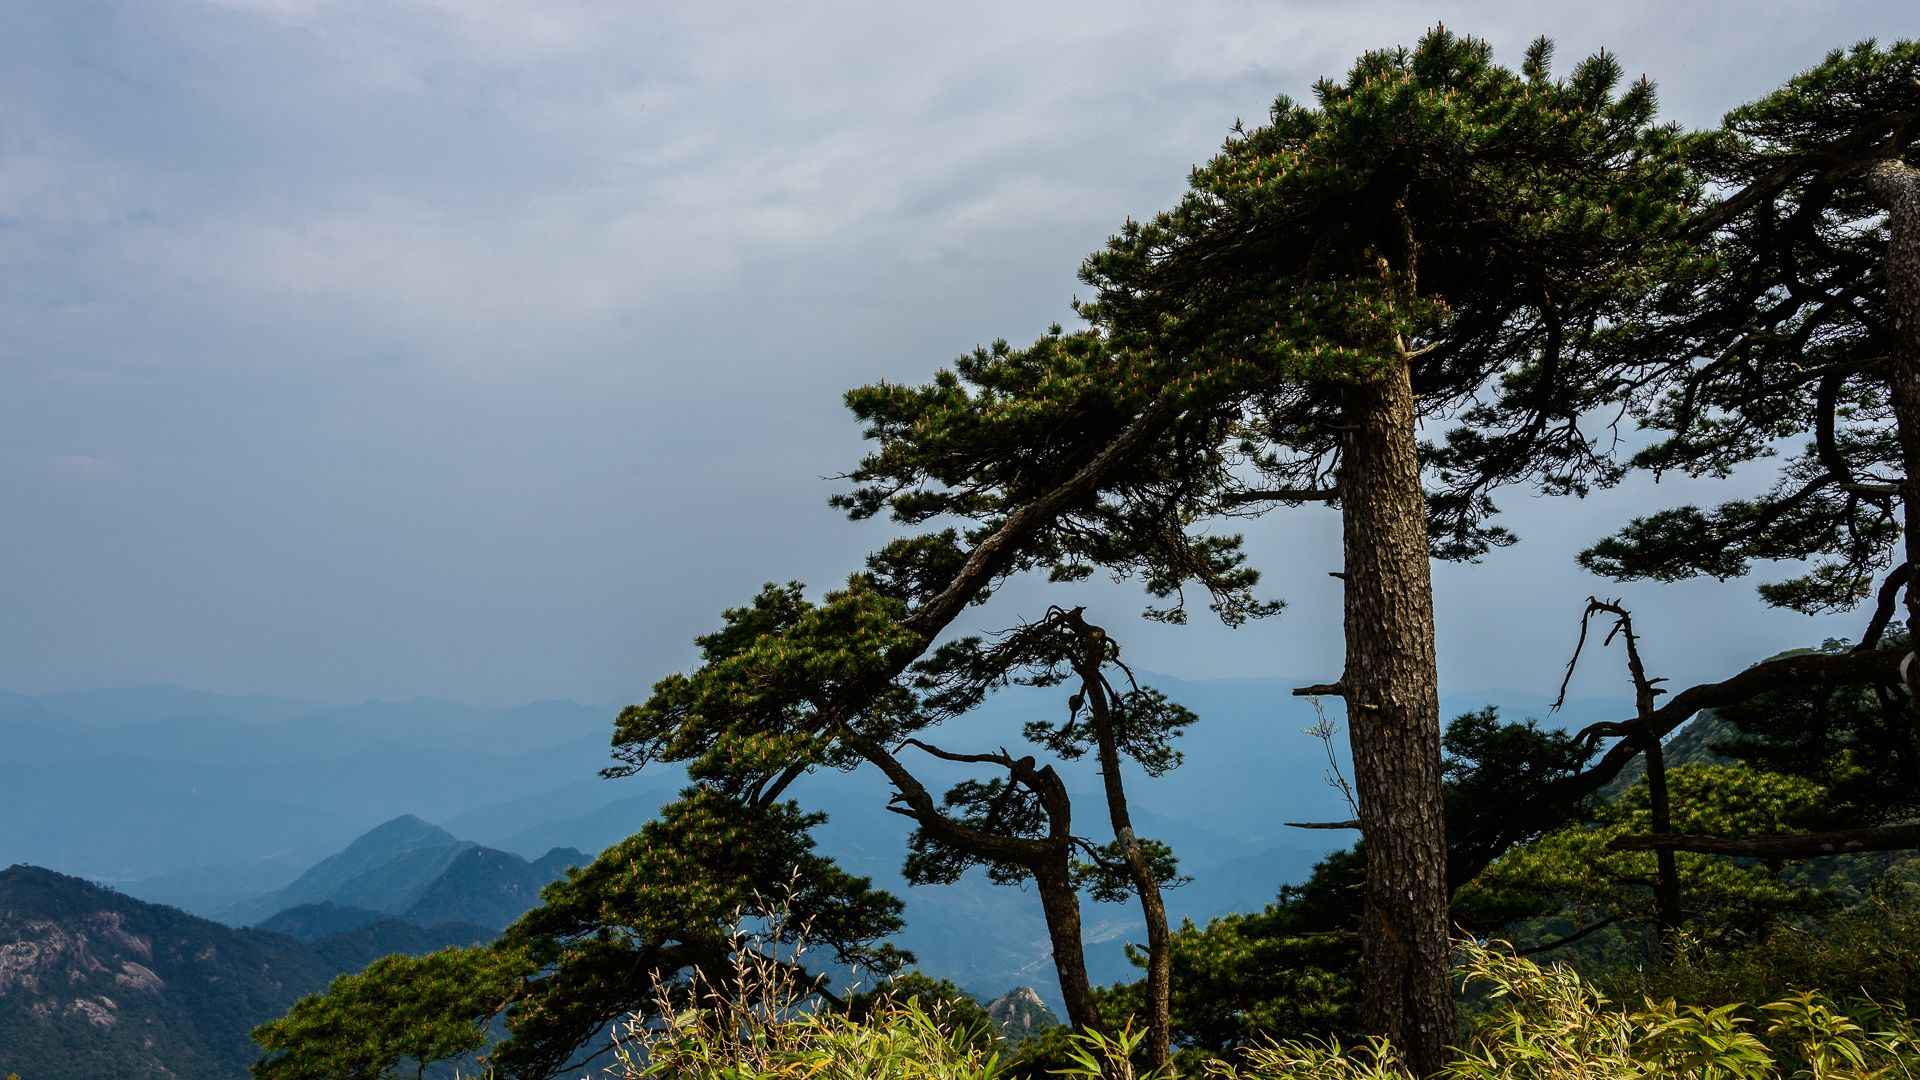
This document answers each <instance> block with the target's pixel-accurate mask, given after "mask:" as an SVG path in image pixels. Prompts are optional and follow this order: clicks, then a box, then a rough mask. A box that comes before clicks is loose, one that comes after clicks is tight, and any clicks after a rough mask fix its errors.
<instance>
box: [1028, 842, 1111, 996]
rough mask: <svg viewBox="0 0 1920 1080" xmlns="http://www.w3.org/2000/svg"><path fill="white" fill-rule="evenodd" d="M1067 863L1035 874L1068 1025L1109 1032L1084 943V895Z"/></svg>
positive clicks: (1034, 878)
mask: <svg viewBox="0 0 1920 1080" xmlns="http://www.w3.org/2000/svg"><path fill="white" fill-rule="evenodd" d="M1064 863H1065V860H1062V865H1060V866H1057V867H1056V866H1052V865H1048V866H1038V867H1035V868H1034V871H1033V880H1034V884H1035V885H1036V886H1037V888H1038V890H1039V893H1040V907H1041V909H1042V911H1043V912H1044V913H1045V915H1046V919H1047V937H1048V938H1049V939H1050V940H1051V942H1052V945H1053V970H1054V972H1055V974H1057V975H1058V976H1059V977H1060V997H1061V998H1062V999H1063V1001H1064V1003H1065V1005H1066V1007H1067V1023H1068V1024H1069V1025H1071V1026H1073V1027H1075V1028H1079V1029H1082V1030H1088V1031H1105V1030H1106V1029H1105V1027H1104V1026H1103V1025H1102V1024H1101V1023H1100V1013H1099V1010H1097V1009H1096V1008H1094V1004H1093V984H1092V982H1090V981H1089V980H1088V979H1087V957H1086V950H1085V948H1084V947H1083V946H1082V945H1081V942H1080V894H1079V893H1077V892H1075V891H1074V888H1073V882H1072V881H1071V879H1070V878H1069V877H1068V875H1067V869H1066V866H1065V865H1064Z"/></svg>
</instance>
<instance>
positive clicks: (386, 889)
mask: <svg viewBox="0 0 1920 1080" xmlns="http://www.w3.org/2000/svg"><path fill="white" fill-rule="evenodd" d="M591 861H592V856H590V855H587V854H586V853H584V852H581V851H577V850H575V849H573V848H554V849H553V850H551V851H549V852H547V853H546V854H545V855H542V856H541V857H540V858H538V859H534V860H528V859H524V858H521V857H520V856H518V855H515V854H513V853H511V852H507V851H500V850H498V849H496V848H490V847H482V846H480V845H479V844H475V843H473V842H471V841H468V840H461V839H459V838H458V837H455V836H454V835H453V834H452V833H449V832H447V831H446V830H445V829H442V828H440V827H439V826H437V825H430V824H428V823H427V822H425V821H422V820H420V819H419V818H417V817H414V816H413V815H411V814H406V815H402V816H401V817H397V818H395V819H393V820H392V821H389V822H387V823H385V824H383V825H380V826H378V827H377V828H375V829H373V830H371V831H369V832H368V833H366V834H365V835H363V836H361V837H359V838H358V839H356V840H354V841H353V843H351V844H349V845H347V847H346V848H345V849H344V850H342V851H340V852H338V853H336V854H333V855H330V856H328V857H327V858H325V859H322V860H320V862H318V863H316V864H314V866H313V867H312V868H311V869H309V870H307V872H306V873H304V874H301V875H300V877H299V878H298V879H297V880H295V881H294V882H293V884H291V885H289V886H287V887H286V888H284V889H277V890H275V891H273V892H270V893H266V894H264V895H261V896H256V897H253V898H252V899H249V900H247V901H244V902H243V903H240V904H237V905H234V906H233V907H232V908H230V909H228V910H227V911H225V912H223V913H222V921H223V922H228V923H231V924H238V925H254V926H259V927H262V928H265V929H270V930H283V931H285V932H287V933H291V934H293V935H294V936H296V937H302V938H306V939H314V938H318V937H320V936H322V935H325V934H329V933H337V932H344V931H349V930H357V929H359V928H361V927H363V926H367V925H370V924H373V923H375V922H377V921H379V920H382V919H396V918H397V919H399V920H402V921H404V922H406V923H411V924H413V925H415V926H422V927H437V926H440V925H441V924H448V923H456V924H461V925H464V926H469V927H481V928H485V929H486V930H489V931H498V930H500V929H502V928H504V927H505V926H506V925H507V924H508V923H510V922H512V921H513V920H515V919H517V918H519V917H520V916H521V915H522V914H523V913H525V912H526V911H527V909H528V908H531V907H533V906H534V905H535V904H537V903H539V902H540V890H541V889H543V888H545V887H546V886H547V884H548V883H549V882H551V881H554V880H556V879H558V878H560V877H562V876H564V875H565V874H566V872H567V868H568V867H573V866H585V865H586V864H587V863H589V862H591Z"/></svg>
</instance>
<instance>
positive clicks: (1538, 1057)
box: [1079, 942, 1920, 1080]
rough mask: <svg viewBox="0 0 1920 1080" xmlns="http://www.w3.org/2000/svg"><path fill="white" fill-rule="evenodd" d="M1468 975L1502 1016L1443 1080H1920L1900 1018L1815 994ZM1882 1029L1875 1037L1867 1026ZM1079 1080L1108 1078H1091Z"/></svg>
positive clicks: (1356, 1064)
mask: <svg viewBox="0 0 1920 1080" xmlns="http://www.w3.org/2000/svg"><path fill="white" fill-rule="evenodd" d="M1462 953H1463V957H1464V964H1463V966H1462V973H1463V974H1464V975H1465V978H1466V981H1467V983H1468V984H1469V985H1470V986H1471V985H1474V984H1478V985H1479V986H1480V987H1481V988H1482V989H1484V990H1485V991H1486V993H1487V996H1488V998H1489V1000H1491V1001H1492V1002H1493V1003H1494V1005H1493V1007H1492V1008H1490V1009H1489V1010H1488V1011H1487V1012H1486V1013H1485V1014H1484V1015H1482V1016H1481V1017H1480V1018H1479V1019H1478V1021H1477V1022H1476V1024H1475V1026H1474V1031H1473V1033H1472V1034H1471V1035H1470V1036H1469V1037H1468V1039H1467V1041H1466V1043H1465V1044H1464V1045H1463V1046H1462V1047H1461V1048H1460V1051H1459V1055H1458V1057H1457V1058H1456V1059H1455V1060H1454V1062H1453V1064H1451V1065H1449V1066H1448V1067H1447V1069H1446V1071H1445V1073H1444V1074H1443V1075H1445V1076H1446V1077H1449V1078H1451V1080H1603V1078H1604V1080H1629V1078H1638V1077H1697V1078H1701V1080H1771V1078H1774V1077H1811V1078H1813V1080H1868V1078H1888V1080H1891V1078H1894V1077H1902V1078H1911V1077H1914V1076H1920V1032H1916V1030H1915V1027H1914V1024H1913V1022H1912V1021H1911V1020H1909V1019H1908V1018H1907V1017H1906V1015H1905V1014H1904V1013H1903V1012H1901V1011H1898V1010H1894V1009H1890V1008H1888V1009H1875V1008H1867V1009H1861V1010H1855V1011H1856V1012H1858V1013H1860V1014H1861V1015H1860V1016H1859V1017H1858V1018H1856V1017H1855V1016H1853V1015H1849V1014H1848V1013H1846V1012H1842V1011H1841V1010H1840V1009H1838V1008H1837V1007H1836V1006H1835V1005H1834V1004H1833V1003H1832V1002H1830V1001H1828V1000H1826V999H1825V998H1823V997H1822V996H1821V995H1820V994H1818V993H1816V992H1813V991H1807V992H1804V993H1801V994H1798V995H1795V996H1793V997H1790V998H1787V999H1785V1000H1781V1001H1777V1002H1773V1003H1772V1004H1768V1005H1764V1006H1762V1007H1761V1008H1760V1009H1759V1010H1758V1015H1749V1014H1748V1013H1747V1012H1746V1010H1745V1009H1744V1008H1743V1007H1742V1006H1740V1005H1721V1006H1717V1007H1707V1006H1700V1005H1680V1004H1676V1003H1675V1002H1674V1001H1673V1000H1671V999H1668V1000H1665V1001H1651V1000H1643V1002H1642V1006H1641V1007H1640V1008H1638V1009H1631V1008H1625V1007H1622V1006H1618V1005H1615V1004H1614V1003H1613V1002H1611V1001H1609V1000H1608V999H1607V998H1606V996H1605V995H1603V994H1602V993H1601V992H1600V991H1598V990H1597V989H1595V988H1594V987H1593V986H1592V985H1591V984H1589V983H1587V982H1586V981H1584V980H1583V979H1581V978H1580V976H1579V975H1578V974H1577V973H1575V972H1574V971H1573V969H1571V968H1568V967H1564V966H1560V965H1554V966H1551V967H1544V968H1543V967H1541V966H1539V965H1537V964H1535V963H1533V962H1532V961H1530V960H1527V959H1526V958H1524V957H1519V956H1515V955H1513V954H1511V953H1509V952H1506V951H1505V950H1503V949H1498V948H1493V947H1487V946H1482V945H1479V944H1476V943H1472V942H1469V943H1466V944H1464V945H1463V946H1462ZM1869 1024H1871V1025H1872V1026H1871V1027H1869V1026H1868V1025H1869ZM1210 1071H1211V1072H1212V1074H1213V1075H1214V1076H1215V1077H1216V1078H1217V1080H1296V1078H1297V1080H1307V1078H1312V1080H1376V1078H1378V1080H1385V1078H1387V1077H1400V1076H1403V1075H1404V1074H1403V1073H1401V1072H1400V1065H1399V1061H1398V1059H1397V1057H1396V1055H1395V1054H1394V1051H1393V1048H1392V1047H1391V1046H1389V1045H1387V1044H1386V1043H1385V1042H1383V1041H1380V1040H1372V1041H1368V1042H1365V1043H1362V1044H1361V1045H1359V1046H1358V1047H1354V1048H1347V1047H1343V1046H1342V1045H1340V1044H1339V1043H1338V1042H1332V1041H1328V1042H1319V1043H1314V1042H1307V1043H1302V1042H1284V1043H1267V1044H1265V1045H1263V1046H1259V1047H1255V1048H1252V1049H1249V1050H1248V1051H1246V1052H1245V1053H1244V1054H1243V1055H1242V1057H1241V1060H1239V1061H1238V1062H1231V1063H1225V1062H1223V1063H1216V1064H1214V1065H1213V1066H1211V1069H1210ZM1079 1075H1082V1076H1091V1075H1097V1070H1096V1071H1095V1072H1093V1073H1086V1072H1082V1073H1080V1074H1079Z"/></svg>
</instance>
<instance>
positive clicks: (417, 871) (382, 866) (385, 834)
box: [220, 814, 471, 926]
mask: <svg viewBox="0 0 1920 1080" xmlns="http://www.w3.org/2000/svg"><path fill="white" fill-rule="evenodd" d="M470 846H471V845H469V844H467V843H466V842H465V841H463V840H460V839H459V838H457V837H455V836H454V835H453V834H452V833H450V832H447V831H446V830H445V829H442V828H440V827H439V826H438V825H430V824H428V823H427V822H425V821H422V820H420V819H419V818H417V817H415V816H413V815H412V814H402V815H401V816H399V817H397V818H394V819H393V820H392V821H389V822H386V823H385V824H383V825H380V826H377V827H375V828H374V829H372V830H369V831H368V832H366V833H364V834H362V835H361V836H360V837H358V838H357V839H355V840H354V841H353V843H351V844H348V845H347V846H346V848H345V849H344V850H342V851H340V852H338V853H336V854H333V855H329V856H327V857H326V858H325V859H322V860H320V861H319V862H318V863H315V864H314V865H313V866H312V867H311V868H309V869H308V870H307V871H306V872H305V873H303V874H301V875H300V876H299V877H298V878H295V879H294V880H293V883H292V884H290V885H288V886H287V887H286V888H284V889H278V890H275V891H274V892H270V893H267V894H266V895H264V896H258V897H255V898H253V899H251V900H247V901H244V902H242V903H240V904H236V905H235V906H234V907H232V908H230V909H228V910H226V911H223V912H221V913H220V914H221V921H222V922H226V923H230V924H234V925H241V926H246V925H252V924H254V923H257V922H260V921H262V920H264V919H267V918H268V917H270V916H272V915H273V914H275V913H276V912H280V911H284V910H286V909H287V908H291V907H297V906H300V905H302V904H317V903H322V902H332V903H337V904H341V905H345V906H348V907H364V908H371V909H374V910H376V911H388V910H390V905H392V904H394V903H397V902H398V901H399V900H400V899H401V898H403V897H408V896H410V895H411V894H412V893H413V892H415V891H417V890H419V889H422V888H424V887H426V886H427V885H428V884H429V883H431V882H432V881H433V879H434V878H437V877H439V876H440V875H441V874H442V873H444V872H445V871H446V868H447V866H448V865H449V864H451V863H452V862H453V860H454V859H455V858H457V857H458V856H459V854H460V853H461V851H463V850H465V849H466V848H467V847H470Z"/></svg>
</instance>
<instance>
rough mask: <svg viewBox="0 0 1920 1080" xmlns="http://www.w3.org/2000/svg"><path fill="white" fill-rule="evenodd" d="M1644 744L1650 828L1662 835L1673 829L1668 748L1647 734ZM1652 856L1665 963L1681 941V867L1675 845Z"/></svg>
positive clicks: (1661, 958)
mask: <svg viewBox="0 0 1920 1080" xmlns="http://www.w3.org/2000/svg"><path fill="white" fill-rule="evenodd" d="M1642 715H1645V713H1643V714H1642ZM1643 747H1644V749H1643V750H1642V753H1643V754H1644V755H1645V756H1646V759H1647V802H1648V808H1649V810H1650V811H1651V813H1652V818H1653V821H1652V828H1651V829H1650V830H1649V831H1651V832H1652V833H1653V834H1654V835H1655V836H1663V835H1665V834H1667V833H1670V832H1672V831H1673V813H1672V810H1671V808H1670V804H1669V803H1668V800H1667V751H1666V748H1665V747H1663V746H1661V745H1660V740H1659V739H1658V738H1657V737H1654V736H1647V737H1646V739H1645V742H1644V743H1643ZM1653 860H1654V866H1655V868H1656V876H1655V882H1656V884H1655V892H1656V894H1657V898H1658V900H1659V914H1658V924H1659V929H1660V961H1661V962H1662V963H1665V962H1666V961H1667V960H1668V959H1669V958H1671V957H1672V955H1673V950H1674V947H1675V946H1676V945H1677V944H1678V942H1679V935H1680V870H1679V868H1678V867H1677V866H1676V865H1675V862H1674V854H1673V849H1672V848H1657V849H1655V850H1654V853H1653Z"/></svg>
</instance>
